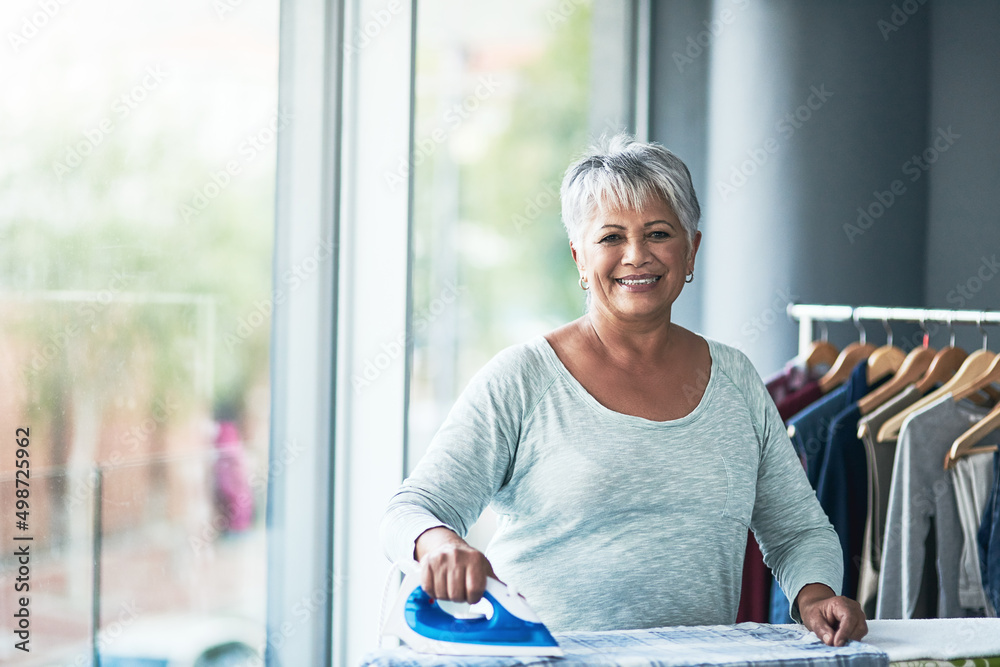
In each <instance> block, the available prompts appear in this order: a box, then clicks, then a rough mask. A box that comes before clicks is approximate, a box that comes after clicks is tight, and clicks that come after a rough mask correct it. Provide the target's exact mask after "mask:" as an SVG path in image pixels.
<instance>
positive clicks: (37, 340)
mask: <svg viewBox="0 0 1000 667" xmlns="http://www.w3.org/2000/svg"><path fill="white" fill-rule="evenodd" d="M0 27H2V28H3V30H2V33H3V35H4V39H3V45H2V48H0V88H2V90H3V94H2V95H0V110H2V111H0V118H2V119H3V123H2V127H0V155H2V159H0V423H2V424H3V432H2V433H0V438H2V444H0V456H2V458H0V516H2V517H3V520H2V521H0V544H2V556H0V581H2V587H3V594H2V599H3V609H2V615H0V636H2V637H3V641H2V642H0V662H2V663H4V664H9V665H17V664H22V663H24V664H29V663H30V664H32V665H41V664H53V665H56V664H58V665H64V664H72V665H79V664H90V660H91V659H92V658H93V657H94V653H95V651H96V652H97V653H99V654H100V656H101V664H116V662H115V661H116V660H124V659H125V658H134V659H139V658H148V659H156V658H167V657H171V656H174V657H177V656H180V655H189V656H197V655H199V654H200V653H199V652H201V653H204V652H205V651H207V650H211V653H210V657H211V658H212V659H217V660H221V659H223V658H224V657H225V658H226V659H234V658H237V657H242V658H251V657H252V656H253V655H254V654H255V653H257V652H259V650H260V648H261V646H262V644H263V640H264V616H265V580H266V578H265V570H264V566H265V542H264V537H265V535H264V528H263V517H264V505H265V501H266V497H265V491H266V480H267V474H268V393H269V386H268V384H269V383H268V349H269V338H270V312H271V298H272V286H271V258H272V238H273V234H274V231H273V208H274V203H273V199H274V194H273V193H274V175H275V146H276V141H275V140H276V132H277V131H279V130H280V129H281V128H282V127H283V126H284V125H286V124H287V123H289V122H291V119H290V118H287V117H284V116H283V115H282V114H279V113H278V109H277V65H278V62H277V55H278V50H277V47H278V44H277V38H278V2H277V0H266V1H263V2H253V3H249V2H245V3H244V2H233V1H230V0H226V1H224V2H223V1H219V2H204V1H202V0H183V1H181V2H170V3H134V2H126V1H124V0H95V1H93V2H88V3H81V4H77V3H66V2H54V1H53V2H31V1H24V0H18V1H11V2H5V3H4V4H3V7H2V9H0ZM17 429H24V431H22V432H21V433H22V435H23V436H24V440H25V442H27V444H26V445H25V446H23V447H18V446H17V445H16V443H15V437H16V436H15V433H16V430H17ZM15 452H18V453H15ZM20 452H26V454H25V455H21V454H20ZM22 461H28V462H29V465H28V466H27V467H23V466H22V467H17V466H21V462H22ZM16 471H18V472H21V471H27V472H29V473H30V478H28V477H25V476H23V477H22V478H21V480H20V481H19V480H18V478H17V477H16V474H17V473H16ZM20 501H23V502H20ZM22 512H23V514H22ZM15 517H17V519H18V520H17V521H16V522H15ZM16 538H30V540H29V539H16ZM12 545H13V546H12ZM22 546H24V547H26V548H28V549H29V550H30V562H29V563H27V564H26V567H27V568H28V571H29V573H30V574H29V577H28V578H27V579H26V581H25V582H24V583H26V584H27V585H28V587H29V588H26V589H23V592H24V593H25V596H24V597H25V599H26V601H27V604H26V605H25V606H24V607H22V606H21V604H20V602H19V595H18V594H15V588H14V584H15V581H14V580H15V577H17V576H20V575H21V573H23V569H22V566H23V565H25V564H24V563H23V562H21V560H19V559H18V558H15V556H14V553H15V547H17V548H20V547H22ZM17 590H22V589H17ZM22 608H26V609H27V610H28V612H27V613H28V614H30V621H29V622H28V623H21V621H20V620H19V617H18V616H17V615H16V614H17V613H19V611H20V610H21V609H22ZM20 618H24V616H23V615H22V616H21V617H20ZM25 625H26V626H27V627H24V626H25ZM18 630H23V631H24V632H25V634H24V635H21V636H20V637H24V638H26V639H27V642H26V643H25V644H23V645H22V646H23V648H27V649H30V652H27V651H23V650H20V649H21V648H22V646H16V644H17V642H18V641H19V636H18V635H15V631H18ZM95 644H96V645H95ZM212 647H214V648H212ZM119 664H120V663H119ZM128 664H147V663H139V662H135V663H128ZM148 664H154V663H148ZM157 664H158V663H157Z"/></svg>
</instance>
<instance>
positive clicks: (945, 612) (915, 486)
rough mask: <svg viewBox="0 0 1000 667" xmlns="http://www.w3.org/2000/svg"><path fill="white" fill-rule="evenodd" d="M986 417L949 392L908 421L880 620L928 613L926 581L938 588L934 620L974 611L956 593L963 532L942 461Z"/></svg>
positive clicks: (892, 506) (888, 532)
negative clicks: (923, 606)
mask: <svg viewBox="0 0 1000 667" xmlns="http://www.w3.org/2000/svg"><path fill="white" fill-rule="evenodd" d="M986 412H987V411H986V410H984V409H982V408H979V407H976V406H972V405H969V404H967V403H966V402H965V401H963V402H959V403H956V402H955V400H954V399H953V398H952V396H951V394H948V395H946V396H943V397H942V398H941V399H939V400H937V401H935V402H934V403H932V404H931V405H929V406H927V407H926V408H924V409H922V410H919V411H917V412H915V413H913V414H911V415H910V416H908V417H907V418H906V421H905V422H903V427H902V429H900V432H899V444H898V445H897V446H896V460H895V463H894V464H893V470H892V490H891V492H890V496H889V510H888V514H887V518H886V526H885V544H884V545H883V548H882V568H881V576H880V579H879V587H878V602H877V604H876V612H875V615H876V617H877V618H917V617H919V614H920V613H923V611H922V610H920V609H919V607H918V600H919V599H920V597H921V591H922V587H923V590H924V591H925V592H926V586H927V585H928V584H927V583H925V581H924V577H925V576H928V577H929V578H930V583H931V584H932V585H933V584H934V583H936V586H937V589H938V590H937V601H936V602H937V604H936V610H934V609H932V610H931V614H932V615H936V616H939V617H941V618H953V617H960V616H967V615H969V614H970V613H971V610H967V609H965V608H963V607H962V604H961V601H960V600H959V596H958V573H959V563H960V561H961V555H962V528H961V523H960V519H959V515H958V509H957V507H956V503H955V492H954V489H953V488H952V482H951V475H949V474H948V473H947V471H945V470H944V456H945V453H946V452H948V450H950V449H951V446H952V443H954V442H955V439H956V438H957V437H958V436H960V435H962V433H964V432H965V431H966V430H968V429H969V428H970V427H971V426H972V425H973V424H975V423H976V422H977V421H978V420H980V419H982V417H983V416H984V415H985V414H986ZM998 437H1000V434H997V433H994V434H991V436H989V437H988V438H987V440H986V441H984V443H983V444H992V443H995V442H996V441H997V438H998ZM932 528H933V537H934V542H935V544H936V552H937V557H936V559H932V558H928V555H927V554H926V553H925V548H924V547H925V544H926V540H927V538H928V535H929V534H930V533H931V532H932ZM935 561H936V562H935Z"/></svg>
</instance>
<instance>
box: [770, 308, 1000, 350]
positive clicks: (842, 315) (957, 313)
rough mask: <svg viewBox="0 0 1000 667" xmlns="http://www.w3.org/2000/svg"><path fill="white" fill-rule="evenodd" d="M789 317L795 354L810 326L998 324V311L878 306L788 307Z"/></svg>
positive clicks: (807, 341)
mask: <svg viewBox="0 0 1000 667" xmlns="http://www.w3.org/2000/svg"><path fill="white" fill-rule="evenodd" d="M786 310H787V312H788V315H789V317H793V318H795V319H797V320H798V321H799V353H800V354H802V353H804V352H805V351H806V350H808V349H809V345H810V343H812V341H813V340H814V338H813V323H814V322H817V321H819V322H847V321H850V320H853V321H854V322H855V323H856V324H857V323H859V322H860V321H861V320H872V321H877V322H889V321H893V322H920V323H925V322H941V323H944V324H955V323H963V324H977V325H980V326H982V325H983V324H1000V311H996V310H946V309H941V308H885V307H882V306H856V307H855V306H828V305H822V304H808V303H790V304H788V307H787V309H786Z"/></svg>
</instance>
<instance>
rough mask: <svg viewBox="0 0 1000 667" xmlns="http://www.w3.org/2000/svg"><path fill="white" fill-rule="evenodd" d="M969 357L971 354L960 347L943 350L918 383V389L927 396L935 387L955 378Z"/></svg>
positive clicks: (944, 348)
mask: <svg viewBox="0 0 1000 667" xmlns="http://www.w3.org/2000/svg"><path fill="white" fill-rule="evenodd" d="M968 356H969V353H968V352H966V351H965V350H963V349H962V348H960V347H952V346H948V347H943V348H941V349H940V350H939V351H938V353H937V355H936V356H935V357H934V360H933V361H932V362H931V365H930V368H928V369H927V372H926V373H925V374H924V376H923V377H922V378H920V380H918V381H917V389H919V390H920V392H921V393H924V394H926V393H927V392H929V391H930V390H931V389H933V388H934V385H936V384H944V383H945V382H947V381H948V380H950V379H951V378H953V377H955V374H956V373H958V369H960V368H961V367H962V364H964V363H965V360H966V359H967V358H968Z"/></svg>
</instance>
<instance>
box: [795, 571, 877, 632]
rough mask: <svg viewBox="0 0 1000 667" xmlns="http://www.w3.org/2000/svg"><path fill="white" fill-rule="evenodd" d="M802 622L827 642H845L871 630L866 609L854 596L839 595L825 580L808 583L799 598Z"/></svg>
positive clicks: (796, 599)
mask: <svg viewBox="0 0 1000 667" xmlns="http://www.w3.org/2000/svg"><path fill="white" fill-rule="evenodd" d="M795 602H796V604H798V606H799V615H800V616H801V617H802V624H803V625H804V626H806V627H807V628H809V629H810V630H812V631H813V632H815V633H816V636H817V637H819V638H820V640H822V642H823V643H824V644H827V645H829V646H843V645H844V644H846V643H847V642H848V641H850V640H851V639H858V640H860V639H861V638H862V637H864V636H865V635H867V634H868V623H867V622H866V621H865V612H864V611H862V610H861V605H859V604H858V603H857V602H855V601H854V600H851V599H850V598H845V597H843V596H841V595H835V594H834V592H833V590H832V589H831V588H830V587H829V586H826V585H824V584H806V585H805V586H803V587H802V590H800V591H799V594H798V596H797V597H796V598H795Z"/></svg>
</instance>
